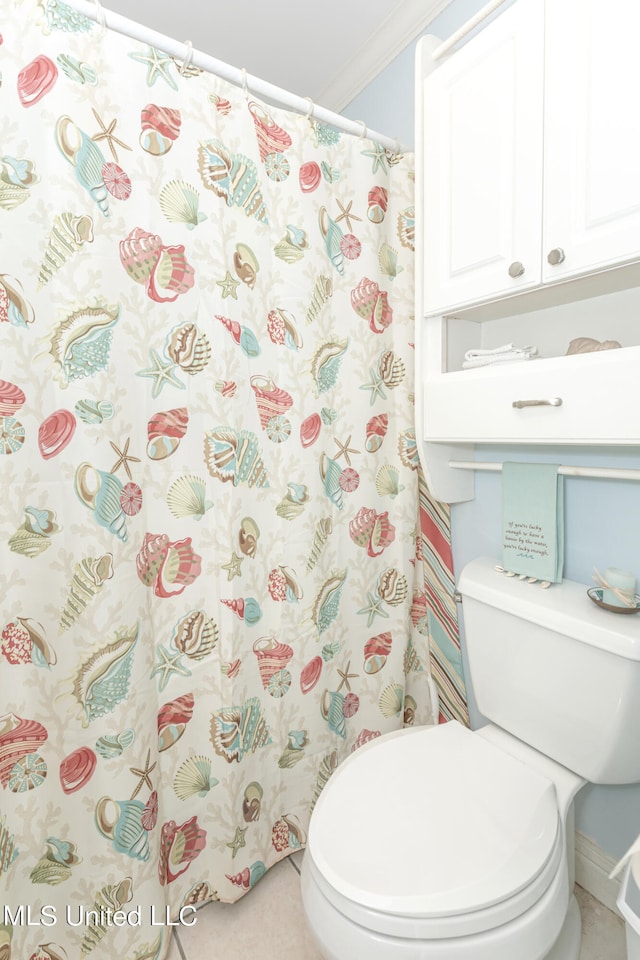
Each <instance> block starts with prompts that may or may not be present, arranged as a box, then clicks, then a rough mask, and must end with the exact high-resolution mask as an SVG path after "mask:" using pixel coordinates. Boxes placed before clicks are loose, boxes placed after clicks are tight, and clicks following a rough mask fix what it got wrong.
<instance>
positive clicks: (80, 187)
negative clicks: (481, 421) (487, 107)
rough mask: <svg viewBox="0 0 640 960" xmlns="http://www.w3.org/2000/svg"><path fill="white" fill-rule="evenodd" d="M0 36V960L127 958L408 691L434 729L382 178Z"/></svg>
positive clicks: (267, 861) (218, 105)
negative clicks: (0, 907) (43, 946)
mask: <svg viewBox="0 0 640 960" xmlns="http://www.w3.org/2000/svg"><path fill="white" fill-rule="evenodd" d="M0 29H1V32H2V45H1V46H0V69H1V71H2V86H1V87H0V129H1V132H2V136H1V138H0V143H1V145H2V146H1V150H2V156H1V157H0V228H1V234H2V246H1V249H0V253H1V257H0V465H1V470H2V497H1V498H0V596H1V601H0V610H1V622H0V630H1V637H0V677H1V690H2V693H1V703H0V799H1V808H0V901H1V902H2V903H3V904H6V905H8V913H7V911H6V910H5V913H4V916H3V917H0V955H1V956H2V957H3V960H4V958H6V957H8V956H9V955H11V956H13V957H14V958H26V957H28V956H31V955H32V954H33V953H35V952H36V951H37V949H38V945H39V944H43V943H46V944H48V945H49V946H48V947H47V948H46V949H45V950H44V952H42V951H41V953H38V954H37V955H38V957H40V956H41V955H42V956H43V957H47V956H60V957H64V956H65V955H66V956H69V957H72V956H73V957H78V956H81V957H84V956H89V955H92V956H95V957H96V958H97V957H115V956H118V957H123V958H125V960H126V958H130V960H133V958H136V960H144V958H155V957H160V956H163V955H164V954H165V952H166V949H167V947H168V943H169V932H170V929H171V928H170V927H169V926H168V925H167V923H168V920H169V919H170V918H171V919H173V920H176V921H178V922H179V920H180V919H182V920H183V922H191V920H192V918H193V914H192V912H191V910H192V908H193V906H194V905H195V904H198V903H202V902H205V901H207V900H211V899H221V900H225V901H233V900H235V899H237V898H238V897H240V896H242V895H243V894H244V893H245V892H246V891H247V890H249V889H250V888H251V887H252V886H253V885H254V884H255V883H256V882H257V881H258V880H259V879H260V877H261V876H263V875H264V873H265V871H266V870H267V869H268V868H269V867H270V866H271V865H272V864H274V863H275V862H277V861H278V860H279V859H281V858H282V857H284V856H287V855H288V854H290V853H291V852H292V851H294V850H296V849H299V848H300V847H301V846H303V845H304V843H305V838H306V829H307V826H308V820H309V815H310V811H311V810H312V808H313V804H314V802H315V800H316V799H317V797H318V794H319V792H320V790H321V789H322V787H323V785H324V784H325V783H326V781H327V779H328V777H329V776H330V775H331V773H332V772H333V770H334V769H335V768H336V766H337V764H338V763H339V762H340V761H341V760H342V759H343V758H344V757H345V756H346V755H347V754H349V753H350V752H351V751H353V750H355V749H356V748H357V747H358V746H360V745H361V744H363V743H365V742H366V741H368V740H370V739H371V738H372V737H377V736H380V735H381V734H383V733H385V732H388V731H391V730H394V729H396V728H398V727H400V726H402V724H403V723H408V724H412V723H431V722H434V720H435V719H436V718H434V716H433V712H434V707H435V705H434V704H432V702H431V699H430V684H429V678H430V676H431V675H433V677H434V679H435V681H436V682H437V685H438V688H439V692H440V709H441V718H442V719H445V718H447V717H451V716H456V717H459V718H461V719H463V720H464V719H465V717H466V708H465V704H464V685H463V681H462V677H461V668H460V657H459V647H458V638H457V623H456V610H455V604H454V602H453V598H452V592H453V582H452V574H451V552H450V534H449V518H448V512H447V509H446V508H445V507H443V506H442V505H440V504H435V503H433V502H432V501H431V500H430V498H429V496H428V493H427V491H426V489H425V487H424V484H423V483H422V481H421V474H420V470H419V463H418V458H417V449H416V439H415V433H414V427H413V396H412V392H411V391H412V380H413V346H412V343H411V339H412V329H413V318H412V309H413V303H412V298H413V263H412V258H413V206H412V204H413V181H412V170H411V158H410V157H403V156H400V155H392V154H391V153H389V152H387V151H385V150H384V149H383V148H381V147H380V146H379V145H376V144H375V143H373V142H371V141H370V140H367V139H358V138H357V137H356V138H354V137H350V136H347V135H344V134H340V133H339V132H337V131H335V130H334V129H332V128H329V127H326V126H323V125H322V124H319V123H317V122H314V121H313V120H312V119H310V118H305V117H302V116H298V115H294V114H291V113H288V112H285V111H282V110H279V109H276V108H273V107H271V106H269V105H266V104H263V103H261V102H258V101H257V100H256V99H255V97H253V96H252V95H251V93H250V92H249V91H247V92H243V91H242V90H241V89H237V88H235V87H233V86H231V85H229V84H226V83H225V82H223V81H221V80H219V79H217V78H215V77H213V76H209V75H206V74H204V73H202V72H201V71H198V70H195V69H193V68H190V67H189V66H188V65H186V66H185V65H184V64H182V63H180V62H177V61H175V60H174V59H172V58H171V57H169V56H167V55H165V54H163V53H161V52H160V51H158V50H156V49H154V48H152V47H148V46H146V45H144V44H141V43H138V42H136V41H133V40H130V39H128V38H125V37H122V36H120V35H117V34H113V33H111V32H106V33H105V32H104V30H102V29H101V28H100V27H97V26H96V25H95V24H93V23H91V22H90V21H88V20H86V19H85V18H83V17H82V16H80V15H79V14H78V13H77V12H75V11H74V10H72V9H71V8H69V7H67V6H65V5H64V4H63V3H61V2H56V0H41V3H40V4H39V5H35V4H34V3H33V2H31V0H25V2H24V3H20V2H19V3H17V4H15V5H14V4H13V3H7V4H5V10H4V16H3V21H2V24H1V25H0ZM431 664H433V669H432V667H431ZM381 775H383V772H381ZM27 908H30V909H29V910H28V909H27ZM118 911H121V912H118ZM123 918H124V919H123ZM3 921H4V922H3ZM38 924H39V925H38ZM9 951H10V952H9ZM47 951H48V952H47Z"/></svg>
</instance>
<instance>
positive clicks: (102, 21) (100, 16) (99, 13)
mask: <svg viewBox="0 0 640 960" xmlns="http://www.w3.org/2000/svg"><path fill="white" fill-rule="evenodd" d="M93 5H94V6H95V8H96V23H97V24H98V26H99V27H100V29H101V30H102V33H103V34H105V33H106V32H107V17H106V14H105V12H104V9H103V7H102V4H101V3H100V0H93Z"/></svg>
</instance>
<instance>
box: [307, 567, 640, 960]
mask: <svg viewBox="0 0 640 960" xmlns="http://www.w3.org/2000/svg"><path fill="white" fill-rule="evenodd" d="M458 589H459V593H460V594H461V596H462V604H463V607H462V609H463V615H464V627H465V643H466V649H467V653H468V660H469V671H470V675H471V682H472V684H473V690H474V693H475V696H476V700H477V702H478V709H479V711H480V712H481V713H482V714H483V716H484V717H486V718H487V720H488V721H489V722H488V723H487V724H486V725H485V726H483V727H481V728H479V729H477V730H475V731H471V730H469V729H467V728H466V727H463V726H462V725H461V724H459V723H457V722H456V721H450V722H448V723H444V724H441V725H439V726H434V727H418V728H413V727H411V728H406V729H404V730H399V731H396V732H394V733H390V734H386V735H383V736H381V737H379V738H377V739H375V740H373V741H370V742H369V743H367V744H366V745H365V746H363V747H361V748H360V749H358V750H357V751H356V752H355V753H352V754H351V755H350V756H349V757H348V759H346V760H345V761H344V763H342V764H341V765H340V766H339V767H338V769H337V770H336V772H335V773H334V774H333V775H332V777H331V779H330V780H329V782H328V783H327V785H326V787H325V788H324V790H323V792H322V794H321V795H320V797H319V799H318V802H317V804H316V806H315V808H314V810H313V813H312V816H311V822H310V825H309V833H308V842H307V849H306V852H305V855H304V859H303V863H302V876H301V889H302V901H303V906H304V911H305V914H306V919H307V923H308V926H309V928H310V931H311V934H312V936H313V938H314V940H315V943H316V945H317V947H318V950H319V952H320V954H321V955H322V957H324V958H325V960H516V958H517V960H543V958H544V960H578V958H579V954H580V939H581V923H580V912H579V909H578V905H577V902H576V899H575V896H574V895H573V885H574V851H573V836H574V817H573V800H574V798H575V795H576V793H577V792H578V790H579V789H580V788H581V787H582V786H583V785H584V784H585V783H587V782H591V783H607V784H619V783H635V782H638V781H640V749H638V738H637V731H638V729H640V623H639V622H638V620H639V619H640V618H637V617H634V616H616V615H614V614H612V613H610V612H608V611H604V610H600V609H598V608H597V607H596V606H595V605H594V604H593V603H592V602H591V600H590V599H589V597H588V596H587V589H586V587H585V586H584V585H583V584H579V583H574V582H572V581H569V580H564V581H563V582H562V583H561V584H556V585H554V586H553V587H552V588H551V589H549V590H541V589H540V588H539V587H537V586H535V585H532V584H528V583H526V582H524V581H519V580H518V579H517V578H515V577H513V578H508V577H505V576H504V574H502V573H499V572H498V571H496V564H495V561H494V560H490V559H488V558H480V559H477V560H473V561H472V562H471V563H469V564H467V566H466V567H465V568H464V570H463V571H462V573H461V575H460V578H459V584H458Z"/></svg>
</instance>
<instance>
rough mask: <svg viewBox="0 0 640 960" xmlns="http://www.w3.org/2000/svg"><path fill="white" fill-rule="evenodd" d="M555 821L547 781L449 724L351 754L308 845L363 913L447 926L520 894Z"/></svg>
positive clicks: (544, 854) (549, 846) (545, 855)
mask: <svg viewBox="0 0 640 960" xmlns="http://www.w3.org/2000/svg"><path fill="white" fill-rule="evenodd" d="M558 821H559V817H558V807H557V803H556V793H555V787H554V785H553V783H552V782H551V781H550V780H548V779H547V778H546V777H544V776H542V775H541V774H539V773H537V772H536V771H534V770H532V769H531V768H530V767H528V766H526V765H525V764H524V763H523V762H522V761H520V760H518V759H516V758H515V757H512V756H510V755H509V754H507V753H505V752H504V751H503V750H501V749H500V748H499V747H497V746H495V745H494V744H492V743H491V742H489V741H487V740H485V739H484V738H482V737H479V736H477V735H476V734H474V733H472V732H471V731H470V730H468V729H466V728H465V727H463V726H461V724H459V723H457V722H456V721H451V722H449V723H446V724H442V725H441V726H438V727H420V728H417V729H411V730H402V731H398V732H397V733H395V734H389V735H387V736H385V737H383V738H382V739H379V740H375V741H373V742H371V743H369V744H367V745H366V746H365V747H361V748H360V749H359V750H358V751H357V752H356V753H355V754H352V755H351V757H349V759H348V760H346V761H345V762H344V763H343V764H342V765H341V766H340V767H339V768H338V769H337V771H336V772H335V773H334V774H333V776H332V778H331V780H330V782H329V783H328V784H327V786H326V787H325V789H324V790H323V792H322V794H321V795H320V798H319V800H318V802H317V804H316V807H315V809H314V812H313V816H312V818H311V823H310V825H309V836H308V846H309V852H310V854H311V857H312V858H313V861H314V863H315V865H316V867H317V868H318V870H319V871H320V873H321V874H322V875H323V876H324V878H325V880H326V881H327V882H328V883H329V884H330V885H331V886H332V887H333V889H334V890H336V891H337V892H338V893H340V894H342V895H343V896H344V897H347V898H348V899H350V900H352V901H354V902H355V903H357V904H360V905H361V906H364V907H369V908H371V909H372V910H376V911H381V912H384V913H391V914H396V915H403V916H408V917H410V916H415V917H427V918H428V917H443V916H454V915H456V914H460V913H468V912H470V911H473V910H481V909H483V908H486V907H489V906H491V905H492V904H496V903H500V902H501V901H503V900H505V899H506V898H508V897H511V896H513V895H514V894H516V893H518V892H519V891H520V890H522V889H523V888H524V887H526V886H527V885H528V884H530V883H531V882H532V881H533V880H534V878H535V877H536V876H537V875H538V874H539V873H540V872H541V871H542V869H543V868H544V866H545V864H546V863H547V861H548V860H549V858H550V856H551V854H552V851H553V849H554V844H555V839H556V834H557V831H558Z"/></svg>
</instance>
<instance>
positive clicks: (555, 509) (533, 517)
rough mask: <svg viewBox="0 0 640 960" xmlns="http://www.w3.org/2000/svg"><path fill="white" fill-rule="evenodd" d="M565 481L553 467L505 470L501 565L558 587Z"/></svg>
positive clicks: (515, 465) (508, 467)
mask: <svg viewBox="0 0 640 960" xmlns="http://www.w3.org/2000/svg"><path fill="white" fill-rule="evenodd" d="M562 481H563V478H562V477H561V476H558V467H557V465H555V464H552V463H505V464H503V466H502V564H503V566H504V567H505V569H506V570H513V571H514V573H522V574H526V575H527V576H528V577H537V579H538V580H549V581H551V583H557V582H558V581H560V580H562V568H563V565H564V503H563V493H564V489H563V482H562Z"/></svg>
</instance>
